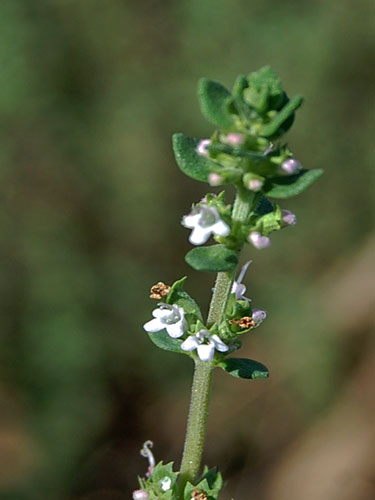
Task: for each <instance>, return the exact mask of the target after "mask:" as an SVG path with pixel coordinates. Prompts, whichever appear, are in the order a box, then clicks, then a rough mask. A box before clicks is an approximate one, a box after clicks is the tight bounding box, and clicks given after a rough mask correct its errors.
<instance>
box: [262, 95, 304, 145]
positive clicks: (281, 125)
mask: <svg viewBox="0 0 375 500" xmlns="http://www.w3.org/2000/svg"><path fill="white" fill-rule="evenodd" d="M302 101H303V97H302V96H300V95H297V96H295V97H293V99H291V100H290V101H289V102H288V103H287V104H285V106H284V107H283V108H282V109H281V111H279V112H278V113H277V115H276V116H275V117H274V118H273V119H272V120H271V121H270V122H269V123H267V124H266V125H263V127H262V128H261V129H260V132H259V134H260V135H262V136H263V137H274V136H275V135H280V134H281V133H284V132H286V131H287V130H288V128H289V127H290V126H291V125H292V121H290V122H288V123H286V122H287V120H288V119H290V118H291V117H292V115H293V114H294V112H295V110H296V109H297V108H299V107H300V106H301V104H302Z"/></svg>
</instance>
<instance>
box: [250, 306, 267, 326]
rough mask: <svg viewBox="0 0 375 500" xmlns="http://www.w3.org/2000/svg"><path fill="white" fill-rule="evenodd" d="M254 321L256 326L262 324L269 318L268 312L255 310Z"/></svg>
mask: <svg viewBox="0 0 375 500" xmlns="http://www.w3.org/2000/svg"><path fill="white" fill-rule="evenodd" d="M251 317H252V319H253V320H254V321H255V323H256V324H258V323H261V322H262V321H264V320H265V319H266V318H267V313H266V311H262V309H253V314H252V316H251Z"/></svg>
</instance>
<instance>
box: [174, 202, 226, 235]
mask: <svg viewBox="0 0 375 500" xmlns="http://www.w3.org/2000/svg"><path fill="white" fill-rule="evenodd" d="M182 225H183V226H185V227H187V228H189V229H192V232H191V234H190V237H189V241H190V243H192V244H193V245H203V243H206V241H207V240H208V239H209V237H210V236H211V234H216V235H218V236H228V234H229V233H230V227H229V226H228V224H226V223H225V222H224V221H223V220H222V219H221V218H220V215H219V211H218V209H217V208H216V207H209V206H208V205H206V204H204V203H201V204H200V205H197V206H196V207H194V208H193V210H192V212H191V214H189V215H185V216H184V217H183V218H182Z"/></svg>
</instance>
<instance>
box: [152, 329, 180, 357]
mask: <svg viewBox="0 0 375 500" xmlns="http://www.w3.org/2000/svg"><path fill="white" fill-rule="evenodd" d="M148 336H149V337H150V339H151V341H152V342H153V343H154V344H155V345H156V346H157V347H159V348H160V349H163V350H164V351H171V352H181V353H184V351H182V350H181V347H180V346H181V344H182V341H181V340H179V339H174V338H172V337H170V336H169V335H168V333H167V331H166V330H161V331H160V332H155V333H151V332H149V333H148Z"/></svg>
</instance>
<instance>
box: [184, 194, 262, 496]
mask: <svg viewBox="0 0 375 500" xmlns="http://www.w3.org/2000/svg"><path fill="white" fill-rule="evenodd" d="M255 198H256V197H255V196H254V193H251V192H249V191H246V190H245V189H243V188H242V189H241V188H239V189H238V191H237V196H236V199H235V202H234V205H233V212H232V219H233V221H237V222H245V220H246V219H247V217H248V215H249V213H250V211H251V209H252V208H253V205H255V203H256V199H255ZM239 253H240V251H239ZM235 272H236V270H233V271H231V272H220V273H218V275H217V278H216V283H215V288H214V291H213V295H212V299H211V304H210V309H209V313H208V318H207V326H208V327H210V326H212V325H213V324H214V323H219V322H220V321H221V320H222V318H223V315H224V312H225V308H226V305H227V301H228V298H229V295H230V292H231V289H232V284H233V280H234V276H235ZM213 369H214V365H213V364H212V363H211V362H203V361H199V360H197V361H196V363H195V371H194V378H193V385H192V391H191V400H190V408H189V417H188V423H187V430H186V437H185V446H184V452H183V455H182V462H181V467H180V475H179V495H180V498H181V499H183V491H184V489H185V485H186V483H187V481H190V482H193V483H194V481H196V479H197V476H198V473H199V470H200V466H201V460H202V453H203V445H204V436H205V432H206V424H207V417H208V405H209V398H210V388H211V380H212V372H213Z"/></svg>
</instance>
